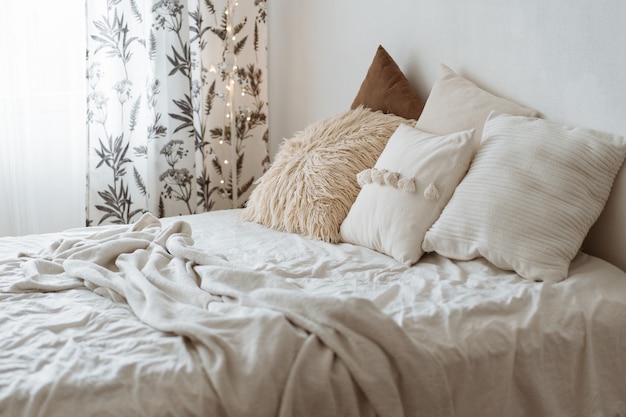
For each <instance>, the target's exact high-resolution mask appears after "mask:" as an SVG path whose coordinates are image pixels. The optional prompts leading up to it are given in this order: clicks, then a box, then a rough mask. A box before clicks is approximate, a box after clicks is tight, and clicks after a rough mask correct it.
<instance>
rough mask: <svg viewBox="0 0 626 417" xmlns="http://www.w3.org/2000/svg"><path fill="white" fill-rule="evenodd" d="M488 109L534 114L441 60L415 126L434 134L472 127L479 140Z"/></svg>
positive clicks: (534, 115) (532, 115) (531, 115)
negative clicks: (437, 75) (467, 77)
mask: <svg viewBox="0 0 626 417" xmlns="http://www.w3.org/2000/svg"><path fill="white" fill-rule="evenodd" d="M492 110H495V111H498V112H500V113H507V114H511V115H515V116H529V117H536V116H537V115H538V114H537V112H536V111H535V110H533V109H529V108H527V107H523V106H520V105H519V104H517V103H514V102H512V101H510V100H507V99H504V98H502V97H498V96H495V95H493V94H491V93H490V92H488V91H485V90H483V89H482V88H480V87H478V86H477V85H476V84H474V83H473V82H471V81H469V80H467V79H465V78H463V77H461V76H459V75H457V74H455V73H454V71H452V70H451V69H450V68H448V67H447V66H445V65H443V64H441V66H440V69H439V78H438V79H437V81H436V82H435V84H434V85H433V88H432V90H431V92H430V95H429V96H428V100H426V105H425V106H424V111H423V112H422V115H421V116H420V118H419V119H418V121H417V123H416V124H415V127H416V128H418V129H420V130H423V131H425V132H430V133H434V134H437V135H446V134H448V133H453V132H460V131H462V130H468V129H475V131H474V138H475V139H476V141H479V140H480V138H481V136H482V131H483V125H484V124H485V120H487V116H489V113H490V112H491V111H492Z"/></svg>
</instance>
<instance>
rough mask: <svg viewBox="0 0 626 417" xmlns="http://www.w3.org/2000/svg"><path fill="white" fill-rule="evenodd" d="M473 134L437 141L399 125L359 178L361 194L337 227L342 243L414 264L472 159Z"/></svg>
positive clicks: (428, 135) (415, 130)
mask: <svg viewBox="0 0 626 417" xmlns="http://www.w3.org/2000/svg"><path fill="white" fill-rule="evenodd" d="M472 134H473V129H472V130H467V131H463V132H458V133H453V134H450V135H445V136H437V135H432V134H430V133H425V132H422V131H421V130H418V129H416V128H413V127H410V126H407V125H405V124H401V125H400V126H399V127H398V129H397V130H396V131H395V133H394V134H393V135H392V136H391V138H390V139H389V142H388V143H387V146H386V147H385V149H384V150H383V152H382V154H381V155H380V157H379V159H378V161H377V162H376V165H375V166H374V167H373V168H371V169H367V170H364V171H362V172H360V173H359V174H358V175H357V181H358V182H359V185H360V186H361V191H360V192H359V195H358V197H357V199H356V201H355V202H354V204H353V205H352V207H351V208H350V211H349V213H348V216H347V217H346V219H345V220H344V221H343V223H342V225H341V238H342V240H343V241H344V242H347V243H352V244H355V245H360V246H365V247H368V248H371V249H374V250H376V251H378V252H382V253H384V254H386V255H389V256H391V257H393V258H394V259H396V260H398V261H399V262H402V263H403V264H406V265H412V264H414V263H415V262H417V261H418V260H419V258H420V257H421V256H422V254H423V251H422V240H423V238H424V235H425V234H426V231H427V230H428V229H429V228H430V226H431V225H432V224H433V223H434V222H435V220H437V218H438V217H439V215H440V214H441V211H442V210H443V207H444V206H445V205H446V203H447V202H448V200H449V199H450V197H451V196H452V193H453V192H454V189H455V188H456V186H457V185H458V184H459V182H460V181H461V179H462V178H463V176H464V175H465V172H466V171H467V169H468V166H469V164H470V161H471V160H472V158H473V156H474V153H475V150H476V149H475V142H473V141H472V140H471V138H472Z"/></svg>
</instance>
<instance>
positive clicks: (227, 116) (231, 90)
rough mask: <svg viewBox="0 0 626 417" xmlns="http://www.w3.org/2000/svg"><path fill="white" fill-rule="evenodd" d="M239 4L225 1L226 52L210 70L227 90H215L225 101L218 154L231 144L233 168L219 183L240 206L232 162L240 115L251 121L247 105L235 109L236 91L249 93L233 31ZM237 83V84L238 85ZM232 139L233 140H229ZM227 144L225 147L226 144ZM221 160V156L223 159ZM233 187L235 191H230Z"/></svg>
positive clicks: (224, 192) (235, 173)
mask: <svg viewBox="0 0 626 417" xmlns="http://www.w3.org/2000/svg"><path fill="white" fill-rule="evenodd" d="M237 6H239V2H238V1H235V2H233V3H231V2H230V1H227V2H226V9H225V10H224V15H225V17H226V22H225V23H226V25H225V26H226V36H225V38H224V41H225V45H224V47H225V51H224V55H223V56H222V62H220V63H218V64H212V65H210V67H209V72H211V73H213V74H215V73H219V74H221V76H222V80H224V81H225V85H224V86H223V89H224V91H223V92H222V91H218V92H216V93H215V96H216V97H217V98H218V99H219V100H220V101H222V102H223V103H224V123H225V125H224V129H222V137H221V138H219V141H218V143H219V145H222V146H223V147H221V148H219V151H218V153H219V154H220V155H222V157H223V156H224V155H227V154H228V149H229V148H228V147H226V146H229V147H230V157H229V158H228V159H226V158H224V160H223V162H222V163H223V164H224V165H229V166H230V167H231V169H230V171H229V170H227V169H224V171H223V172H221V176H222V178H221V179H220V180H219V183H220V191H221V195H222V196H223V197H224V198H231V200H232V205H233V208H235V207H237V206H238V198H239V196H238V184H237V178H238V176H237V172H236V169H237V163H236V162H235V163H232V164H231V161H237V158H238V153H237V152H238V151H237V150H238V146H239V144H238V137H237V131H238V126H237V122H238V118H241V119H239V120H245V121H250V120H251V118H250V109H249V108H248V107H242V106H239V107H238V108H237V110H235V107H234V104H235V103H236V102H235V98H236V97H237V96H239V94H236V90H237V88H239V89H240V94H241V97H245V96H246V94H248V93H249V90H248V88H249V86H248V82H247V81H246V79H245V78H243V77H241V76H240V75H239V68H238V66H237V62H236V60H237V57H236V56H235V52H234V48H235V47H236V45H235V42H236V41H237V34H235V33H233V27H234V26H233V24H234V20H233V19H234V16H235V8H236V7H237ZM237 86H238V87H237ZM229 138H230V142H228V139H229ZM224 145H226V146H224ZM214 158H215V160H217V159H218V156H217V154H216V155H215V157H214ZM220 159H221V158H220ZM228 175H230V176H231V178H230V181H229V180H228ZM227 184H228V185H229V187H230V188H227V186H226V185H227ZM231 190H232V191H231Z"/></svg>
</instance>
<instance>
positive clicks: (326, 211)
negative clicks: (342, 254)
mask: <svg viewBox="0 0 626 417" xmlns="http://www.w3.org/2000/svg"><path fill="white" fill-rule="evenodd" d="M400 123H415V121H414V120H410V119H405V118H402V117H400V116H396V115H393V114H384V113H382V112H374V111H372V110H369V109H365V108H363V107H358V108H356V109H354V110H350V111H348V112H345V113H342V114H339V115H337V116H335V117H331V118H329V119H325V120H322V121H319V122H317V123H313V124H311V125H310V126H308V127H307V128H306V129H304V130H303V131H301V132H298V133H297V134H296V135H295V136H294V137H293V138H291V139H289V140H286V141H284V142H283V143H282V145H281V147H280V149H279V151H278V153H277V154H276V157H275V160H274V163H273V164H272V166H271V167H270V168H269V170H268V171H267V172H266V173H265V174H264V175H263V176H262V177H261V178H260V179H259V182H258V186H257V187H256V188H255V189H254V191H253V192H252V194H251V195H250V199H249V200H248V202H247V205H246V208H245V209H244V210H243V212H242V218H243V219H244V220H248V221H253V222H257V223H259V224H262V225H264V226H266V227H270V228H272V229H276V230H281V231H286V232H293V233H299V234H301V235H303V236H306V237H309V238H312V239H319V240H324V241H326V242H333V243H336V242H339V241H340V234H339V227H340V225H341V222H342V221H343V219H344V218H345V217H346V215H347V214H348V210H350V206H352V203H354V200H355V199H356V196H357V195H358V193H359V186H358V184H357V182H356V174H357V173H359V172H361V171H362V170H364V169H366V168H369V167H371V166H373V165H374V163H375V162H376V159H378V157H379V156H380V153H381V152H382V150H383V149H384V147H385V145H386V144H387V141H388V140H389V138H390V137H391V135H392V134H393V132H394V131H395V130H396V128H397V127H398V126H399V125H400Z"/></svg>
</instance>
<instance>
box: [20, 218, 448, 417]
mask: <svg viewBox="0 0 626 417" xmlns="http://www.w3.org/2000/svg"><path fill="white" fill-rule="evenodd" d="M22 270H23V272H24V275H25V279H23V280H21V281H20V282H17V283H15V284H13V286H12V288H11V291H13V292H22V291H59V290H64V289H69V288H76V287H80V286H85V287H87V288H89V289H90V290H92V291H94V292H96V293H98V294H100V295H102V296H104V297H108V298H111V299H113V300H115V301H117V302H120V303H126V304H127V305H128V307H129V308H130V309H131V310H132V311H133V312H134V314H135V315H136V316H137V317H138V318H139V319H140V320H141V321H143V322H145V323H147V324H149V325H150V326H152V327H154V328H157V329H159V330H161V331H163V332H169V333H172V334H175V335H180V336H183V337H185V338H187V339H188V340H189V341H190V343H191V346H193V347H192V348H193V349H196V350H197V352H198V354H199V356H200V358H201V360H202V363H203V366H204V369H205V372H206V375H207V377H208V378H209V380H210V382H211V385H212V387H213V389H214V393H212V395H214V396H215V399H216V401H215V402H214V404H212V407H213V408H212V409H211V410H207V415H214V416H220V415H223V416H255V417H263V416H284V417H291V416H303V417H305V416H370V415H371V416H374V415H378V416H382V417H387V416H388V417H401V416H430V417H433V416H449V415H453V410H452V405H451V398H450V394H449V391H448V384H447V382H446V378H445V375H444V373H443V370H442V368H441V366H440V364H439V363H437V361H436V360H435V359H434V357H433V356H432V355H431V354H430V353H429V352H428V351H427V349H424V348H420V347H418V346H417V345H416V344H415V343H413V342H412V341H411V340H410V339H409V338H408V337H407V336H406V335H405V333H404V332H403V331H402V330H401V329H400V328H399V327H398V326H397V325H396V324H395V322H393V321H392V320H391V319H390V318H388V317H387V316H385V315H384V314H382V313H381V312H380V311H379V310H378V309H377V308H376V307H375V306H374V305H373V304H372V303H371V302H370V301H368V300H364V299H358V298H347V299H346V298H331V297H320V296H315V295H312V294H309V293H306V292H304V291H303V290H302V289H300V288H299V287H297V286H295V285H294V284H291V283H289V282H287V281H285V280H284V279H283V278H277V277H273V276H271V275H269V274H266V273H263V272H257V271H250V270H244V269H242V268H241V267H235V266H233V265H232V264H231V263H229V262H228V261H226V260H224V259H222V258H219V257H216V256H212V255H211V254H210V253H205V252H202V251H200V250H198V249H196V248H194V246H193V239H192V237H191V230H190V227H189V225H188V224H187V223H185V222H182V221H177V222H174V223H172V224H171V225H170V226H168V227H167V228H162V227H161V224H160V222H159V221H158V220H157V219H156V218H154V217H153V216H151V215H149V214H146V215H144V216H143V217H142V218H141V220H140V221H139V222H137V223H136V224H134V225H132V226H120V227H117V228H113V229H107V230H106V231H104V232H99V233H96V234H94V235H92V236H91V237H89V238H81V239H73V240H65V241H59V242H56V243H55V244H54V245H52V246H51V247H50V248H48V249H47V250H46V251H44V252H42V253H40V254H38V255H37V256H31V257H28V258H27V261H26V262H24V264H23V265H22Z"/></svg>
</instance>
